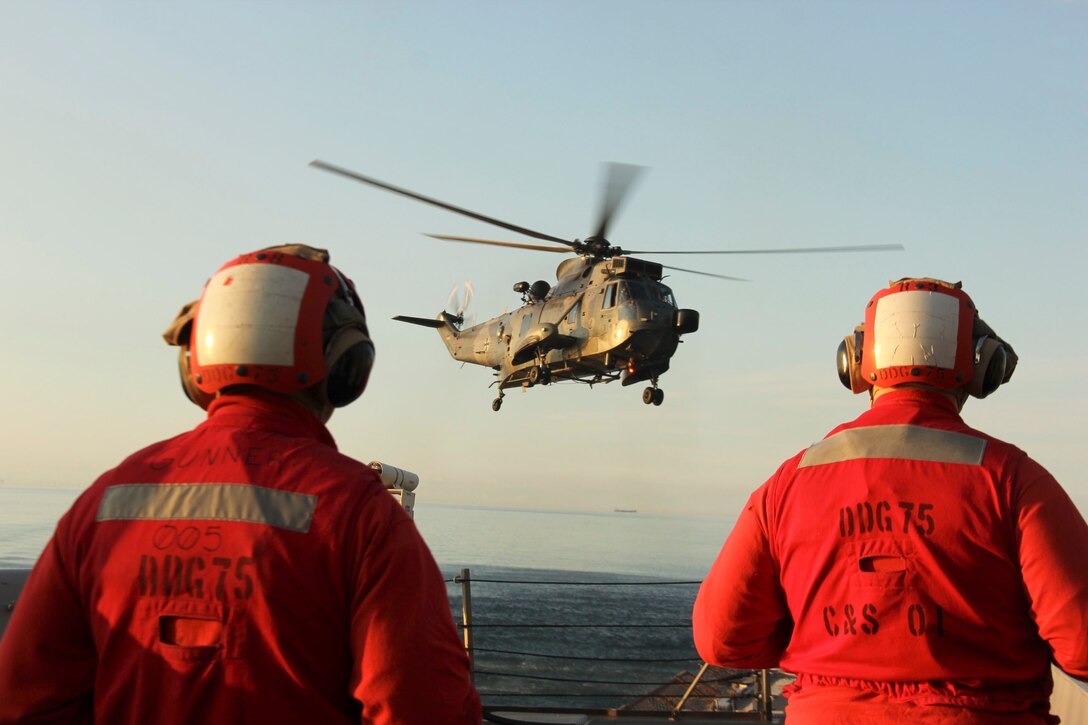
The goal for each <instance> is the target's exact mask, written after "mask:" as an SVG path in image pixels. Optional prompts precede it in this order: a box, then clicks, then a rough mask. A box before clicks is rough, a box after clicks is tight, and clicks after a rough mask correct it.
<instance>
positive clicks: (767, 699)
mask: <svg viewBox="0 0 1088 725" xmlns="http://www.w3.org/2000/svg"><path fill="white" fill-rule="evenodd" d="M769 683H770V678H769V677H768V676H767V670H760V671H759V700H760V702H759V705H760V707H759V709H760V712H761V713H762V719H763V720H764V722H770V721H771V717H772V715H773V712H772V710H773V708H772V706H771V688H770V684H769Z"/></svg>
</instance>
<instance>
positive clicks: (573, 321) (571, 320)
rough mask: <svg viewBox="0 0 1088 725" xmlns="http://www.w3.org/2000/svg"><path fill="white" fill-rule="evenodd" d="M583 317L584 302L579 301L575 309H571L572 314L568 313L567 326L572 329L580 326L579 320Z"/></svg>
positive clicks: (575, 304)
mask: <svg viewBox="0 0 1088 725" xmlns="http://www.w3.org/2000/svg"><path fill="white" fill-rule="evenodd" d="M581 316H582V300H578V301H577V302H575V303H574V307H571V308H570V312H568V313H567V324H568V325H570V326H571V327H577V326H578V318H580V317H581Z"/></svg>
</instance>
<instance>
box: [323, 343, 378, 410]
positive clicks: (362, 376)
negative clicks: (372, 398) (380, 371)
mask: <svg viewBox="0 0 1088 725" xmlns="http://www.w3.org/2000/svg"><path fill="white" fill-rule="evenodd" d="M373 366H374V343H373V342H371V340H370V337H369V336H368V335H367V334H366V333H365V332H364V331H363V330H362V329H361V328H359V327H356V326H351V327H341V328H340V329H339V330H337V331H336V332H335V333H334V334H333V336H332V338H331V339H330V340H329V344H328V345H326V346H325V369H326V370H328V373H327V374H326V376H325V383H324V384H325V397H326V399H327V400H328V401H329V403H331V404H332V406H333V407H334V408H343V407H344V406H345V405H348V404H349V403H351V402H353V401H354V400H356V399H357V398H358V397H359V396H360V395H362V394H363V391H364V390H365V389H366V384H367V381H368V380H369V379H370V369H371V368H372V367H373Z"/></svg>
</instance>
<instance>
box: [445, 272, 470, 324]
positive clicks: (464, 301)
mask: <svg viewBox="0 0 1088 725" xmlns="http://www.w3.org/2000/svg"><path fill="white" fill-rule="evenodd" d="M474 294H475V290H474V289H473V287H472V280H465V281H464V282H463V283H461V284H455V285H454V286H453V288H452V289H451V290H450V294H449V297H448V298H447V299H446V310H445V315H446V317H447V319H448V320H449V321H450V322H451V323H452V324H455V325H456V326H457V327H459V328H464V327H472V325H473V324H475V322H476V314H475V313H473V314H472V315H470V316H469V317H468V318H466V317H465V311H466V310H467V309H468V307H469V304H471V302H472V297H473V295H474Z"/></svg>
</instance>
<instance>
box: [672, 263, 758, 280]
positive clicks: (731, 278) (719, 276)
mask: <svg viewBox="0 0 1088 725" xmlns="http://www.w3.org/2000/svg"><path fill="white" fill-rule="evenodd" d="M661 266H662V267H664V268H665V269H674V270H676V271H677V272H690V273H691V274H701V275H703V276H704V277H717V278H718V279H728V280H730V281H732V282H751V281H752V280H750V279H744V278H743V277H728V276H726V275H724V274H714V273H713V272H704V271H703V270H701V269H684V268H683V267H670V266H669V265H667V264H663V265H661Z"/></svg>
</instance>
